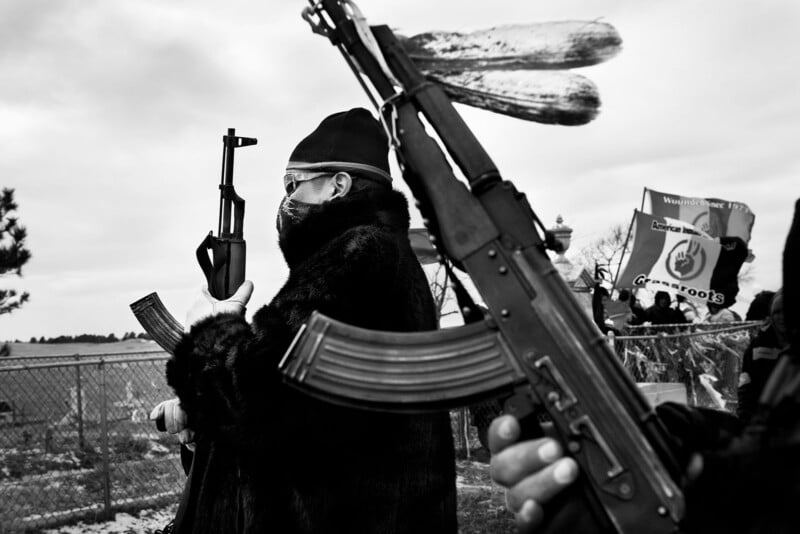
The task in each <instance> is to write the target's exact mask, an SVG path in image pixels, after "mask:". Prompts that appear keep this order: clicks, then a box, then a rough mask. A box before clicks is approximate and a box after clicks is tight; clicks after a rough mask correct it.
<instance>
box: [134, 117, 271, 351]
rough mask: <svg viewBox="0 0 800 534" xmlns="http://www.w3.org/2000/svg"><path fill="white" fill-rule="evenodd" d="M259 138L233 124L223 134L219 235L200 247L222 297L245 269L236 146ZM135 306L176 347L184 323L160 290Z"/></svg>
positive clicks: (149, 328) (153, 332)
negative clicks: (236, 183)
mask: <svg viewBox="0 0 800 534" xmlns="http://www.w3.org/2000/svg"><path fill="white" fill-rule="evenodd" d="M257 142H258V141H257V140H256V139H254V138H252V137H238V136H237V135H236V130H235V129H233V128H228V133H227V135H223V136H222V178H221V180H220V184H219V190H220V193H219V227H218V230H217V236H218V237H214V233H213V231H212V232H209V233H208V235H207V236H206V237H205V238H204V239H203V242H202V243H200V246H199V247H197V261H198V263H199V264H200V268H201V269H202V270H203V274H204V275H205V277H206V281H207V283H208V291H209V293H211V296H213V297H214V298H217V299H220V300H223V299H226V298H228V297H230V296H231V295H233V293H235V292H236V289H237V288H238V287H239V286H240V285H241V283H242V282H243V281H244V273H245V253H246V248H245V240H244V199H243V198H242V197H240V196H239V195H237V194H236V190H235V189H234V187H233V155H234V150H235V149H236V148H240V147H244V146H249V145H255V144H256V143H257ZM231 223H233V224H231ZM209 251H211V257H209ZM131 310H133V314H134V315H136V318H137V319H138V320H139V323H141V325H142V326H143V327H144V329H145V331H146V332H147V333H148V334H150V336H151V337H152V338H153V340H155V342H156V343H158V344H159V345H160V346H161V347H162V348H163V349H164V350H166V351H167V352H169V353H173V352H174V351H175V346H176V345H177V344H178V342H179V341H180V339H181V336H182V335H183V326H181V323H180V322H179V321H178V320H177V319H175V318H174V317H173V316H172V314H170V313H169V311H167V308H166V307H165V306H164V304H163V303H162V302H161V299H160V298H159V297H158V294H157V293H150V294H149V295H146V296H144V297H142V298H141V299H139V300H137V301H136V302H134V303H133V304H131Z"/></svg>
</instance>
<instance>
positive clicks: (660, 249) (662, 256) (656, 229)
mask: <svg viewBox="0 0 800 534" xmlns="http://www.w3.org/2000/svg"><path fill="white" fill-rule="evenodd" d="M633 224H634V228H635V237H634V240H633V249H632V251H631V253H630V256H629V258H628V263H627V265H626V266H625V270H624V271H623V272H622V274H621V275H620V277H619V279H618V281H617V287H628V288H639V287H648V288H651V289H665V290H669V289H671V290H673V291H675V292H677V293H680V294H681V295H684V296H686V297H689V298H693V299H697V300H703V301H707V302H711V303H714V304H719V305H720V306H730V305H731V304H733V302H734V301H735V297H736V294H737V293H738V292H739V285H738V282H737V280H736V277H737V275H738V274H739V269H740V268H741V266H742V263H743V262H744V260H745V258H746V257H747V246H746V245H745V244H744V242H743V241H742V240H741V239H739V238H736V237H734V238H727V237H726V238H722V239H720V240H719V241H718V240H714V239H709V238H708V236H705V235H703V234H702V233H701V232H698V231H697V230H696V229H694V228H692V227H691V226H689V225H686V224H681V223H680V222H679V221H671V220H669V219H665V218H663V217H655V216H653V215H648V214H646V213H641V212H639V211H637V212H636V213H635V216H634V223H633Z"/></svg>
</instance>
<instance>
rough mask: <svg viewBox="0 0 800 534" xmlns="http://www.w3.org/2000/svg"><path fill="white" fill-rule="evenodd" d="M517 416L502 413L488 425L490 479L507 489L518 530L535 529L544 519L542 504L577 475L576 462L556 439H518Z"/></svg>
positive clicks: (528, 530) (510, 507) (508, 505)
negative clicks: (490, 454) (566, 453)
mask: <svg viewBox="0 0 800 534" xmlns="http://www.w3.org/2000/svg"><path fill="white" fill-rule="evenodd" d="M519 436H520V426H519V422H518V421H517V419H516V418H514V417H513V416H510V415H503V416H500V417H498V418H496V419H495V420H494V421H492V424H491V426H490V427H489V449H490V450H491V452H492V460H491V466H490V473H491V476H492V480H494V481H495V482H496V483H498V484H500V485H501V486H503V487H504V488H505V489H506V507H507V508H508V509H509V510H510V511H511V512H513V513H514V515H515V517H516V522H517V526H518V528H519V531H520V532H534V531H535V529H536V527H537V526H538V525H539V524H540V523H541V522H542V520H543V519H544V510H543V508H542V507H543V506H544V505H545V504H547V502H549V501H550V500H551V499H552V498H553V497H555V496H556V495H558V494H559V492H561V490H563V489H565V488H567V487H568V486H569V485H570V483H572V482H573V481H574V480H575V479H576V478H577V477H578V464H577V463H576V462H575V460H573V459H572V458H569V457H563V451H562V449H561V446H560V445H559V444H558V442H557V441H555V440H554V439H551V438H541V439H534V440H529V441H521V442H519V443H518V442H517V440H518V439H519Z"/></svg>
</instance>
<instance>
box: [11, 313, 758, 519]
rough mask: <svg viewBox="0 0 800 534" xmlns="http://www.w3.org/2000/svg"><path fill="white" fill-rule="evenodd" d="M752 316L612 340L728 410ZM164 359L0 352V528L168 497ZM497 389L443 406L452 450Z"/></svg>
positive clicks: (174, 474)
mask: <svg viewBox="0 0 800 534" xmlns="http://www.w3.org/2000/svg"><path fill="white" fill-rule="evenodd" d="M757 327H758V323H738V324H729V325H713V326H709V325H695V326H688V327H687V326H686V325H683V326H682V327H680V328H678V327H649V328H640V329H636V330H631V332H630V334H631V335H627V336H625V337H618V338H616V340H614V347H615V349H616V353H617V355H618V357H619V358H620V360H621V361H622V362H623V364H624V366H625V368H626V369H628V371H629V372H630V373H631V374H632V375H633V377H634V379H635V380H636V381H637V382H656V383H658V382H662V383H663V382H678V383H683V384H685V386H686V391H687V401H688V403H689V404H692V405H704V406H711V407H716V408H723V409H729V410H732V409H734V408H735V402H736V380H737V377H738V372H739V366H740V364H741V356H742V353H743V352H744V349H745V348H746V346H747V344H748V342H749V340H750V337H751V336H752V335H753V334H754V332H755V330H756V328H757ZM167 358H168V355H167V354H166V353H153V352H150V353H139V354H130V353H128V354H104V355H92V356H50V357H41V358H30V357H27V358H2V359H0V534H5V533H9V532H22V531H25V530H33V529H36V528H40V527H43V526H47V525H54V524H58V523H64V522H68V521H72V520H75V519H77V518H89V519H91V518H97V519H99V518H102V517H107V516H108V515H110V514H111V513H112V512H113V511H116V510H121V509H140V508H143V507H149V506H154V505H159V504H162V503H174V502H176V500H177V498H178V495H179V493H180V491H181V489H182V487H183V483H184V481H185V476H184V474H183V470H182V468H181V464H180V455H179V449H178V446H177V442H176V440H175V438H174V437H173V436H170V435H168V434H165V433H161V432H157V431H156V429H155V427H154V425H153V423H152V422H151V421H148V415H149V412H150V410H151V409H152V408H153V407H154V406H155V405H156V404H157V403H158V402H161V401H162V400H165V399H168V398H170V397H172V396H173V394H172V391H171V389H170V388H169V386H167V384H166V380H165V375H164V364H165V361H166V360H167ZM715 394H717V396H716V397H715ZM502 400H503V399H497V400H491V401H487V402H483V403H481V404H478V405H474V406H470V407H467V408H462V409H458V410H453V411H452V412H451V421H452V427H453V435H454V442H455V445H456V454H457V456H458V457H461V458H472V459H477V460H486V459H488V451H487V450H486V431H487V429H488V427H489V424H490V423H491V421H492V419H494V418H495V417H496V416H497V415H499V414H500V413H502ZM720 401H721V403H722V404H721V405H720Z"/></svg>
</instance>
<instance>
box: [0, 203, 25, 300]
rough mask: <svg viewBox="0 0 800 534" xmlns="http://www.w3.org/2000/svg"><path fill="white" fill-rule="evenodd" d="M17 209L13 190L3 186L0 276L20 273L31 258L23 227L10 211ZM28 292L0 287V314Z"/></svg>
mask: <svg viewBox="0 0 800 534" xmlns="http://www.w3.org/2000/svg"><path fill="white" fill-rule="evenodd" d="M16 209H17V204H16V203H15V202H14V190H13V189H8V188H4V189H3V191H2V193H1V194H0V277H4V276H9V275H17V276H19V275H21V274H22V266H23V265H25V263H26V262H27V261H28V260H29V259H31V253H30V251H28V249H26V248H25V237H27V232H26V230H25V227H23V226H20V225H19V224H18V223H17V218H16V217H15V216H12V213H13V212H15V211H16ZM28 297H29V294H28V293H26V292H23V293H22V294H18V293H17V292H16V291H15V290H13V289H0V315H2V314H4V313H11V312H12V311H14V310H16V309H17V308H19V307H20V306H22V304H23V303H24V302H25V301H27V300H28Z"/></svg>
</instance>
